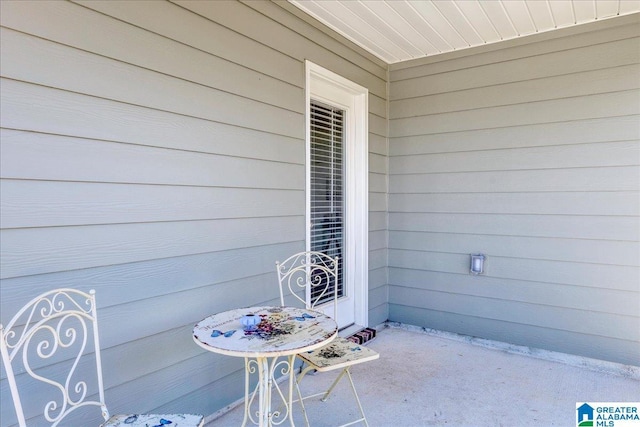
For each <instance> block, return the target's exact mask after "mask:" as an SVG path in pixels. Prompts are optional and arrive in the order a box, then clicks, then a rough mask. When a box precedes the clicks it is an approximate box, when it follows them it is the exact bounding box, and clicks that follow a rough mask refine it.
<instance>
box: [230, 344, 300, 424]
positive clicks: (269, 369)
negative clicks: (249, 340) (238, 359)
mask: <svg viewBox="0 0 640 427" xmlns="http://www.w3.org/2000/svg"><path fill="white" fill-rule="evenodd" d="M294 361H295V355H293V356H288V357H287V358H286V359H285V360H280V361H279V360H278V358H277V357H274V358H267V357H257V358H255V359H249V358H245V398H244V419H243V421H242V426H243V427H244V426H246V425H247V422H249V421H250V422H251V423H252V424H255V425H258V426H260V427H272V426H278V425H280V424H282V423H283V422H285V420H286V419H287V418H288V419H289V423H290V424H291V426H292V427H294V423H293V411H292V409H293V408H292V406H293V404H292V400H293V387H294V385H295V383H294V381H295V373H294V370H293V362H294ZM255 373H257V374H258V384H257V385H256V386H255V388H254V389H253V390H250V381H249V380H250V377H251V375H252V374H255ZM278 374H282V375H288V376H289V379H288V382H287V383H286V390H283V389H281V388H280V384H278V382H277V381H276V378H277V376H278ZM274 390H275V391H276V393H277V395H278V396H279V397H280V399H279V400H280V401H281V402H282V406H280V407H278V408H277V409H276V410H273V408H272V407H271V406H272V403H273V399H272V397H273V394H274ZM283 391H284V392H283ZM256 397H257V398H258V411H257V412H256V413H254V414H252V413H251V406H252V405H253V404H254V400H255V399H256ZM254 415H256V416H257V419H256V418H254Z"/></svg>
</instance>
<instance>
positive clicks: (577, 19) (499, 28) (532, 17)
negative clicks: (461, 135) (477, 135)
mask: <svg viewBox="0 0 640 427" xmlns="http://www.w3.org/2000/svg"><path fill="white" fill-rule="evenodd" d="M289 2H290V3H292V4H293V5H295V6H297V7H298V8H300V9H301V10H303V11H304V12H306V13H308V14H309V15H311V16H313V17H314V18H316V19H318V20H319V21H321V22H322V23H324V24H326V25H327V26H329V27H330V28H332V29H334V30H335V31H337V32H338V33H340V34H342V35H343V36H345V37H346V38H348V39H349V40H351V41H353V42H354V43H356V44H358V45H359V46H361V47H363V48H364V49H366V50H367V51H369V52H371V53H372V54H373V55H375V56H377V57H378V58H380V59H382V60H383V61H385V62H386V63H388V64H394V63H397V62H402V61H407V60H410V59H416V58H422V57H425V56H433V55H438V54H442V53H446V52H452V51H457V50H461V49H467V48H470V47H475V46H482V45H486V44H490V43H499V42H500V41H504V40H511V39H515V38H518V37H526V36H527V35H531V34H536V33H541V32H545V31H552V30H554V29H559V28H565V27H570V26H573V25H580V24H585V23H588V22H593V21H597V20H603V19H609V18H615V17H617V16H622V15H628V14H631V13H637V12H640V0H289Z"/></svg>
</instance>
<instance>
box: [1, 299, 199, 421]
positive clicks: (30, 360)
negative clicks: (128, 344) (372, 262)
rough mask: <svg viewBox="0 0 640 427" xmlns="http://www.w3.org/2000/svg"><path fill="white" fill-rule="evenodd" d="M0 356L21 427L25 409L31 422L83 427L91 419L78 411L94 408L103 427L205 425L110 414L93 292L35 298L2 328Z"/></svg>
mask: <svg viewBox="0 0 640 427" xmlns="http://www.w3.org/2000/svg"><path fill="white" fill-rule="evenodd" d="M0 352H1V353H2V362H3V364H4V366H5V369H6V373H7V381H8V383H9V388H10V390H11V397H12V398H13V405H14V407H15V411H16V417H17V421H18V425H19V426H21V427H25V426H26V425H27V421H26V419H27V418H25V408H26V410H27V412H28V415H29V417H28V418H31V417H32V416H33V417H36V416H39V418H34V419H33V420H32V421H30V423H35V424H38V425H42V424H43V423H45V422H46V423H48V424H50V425H51V426H57V425H65V424H67V425H69V424H70V423H71V424H73V425H80V424H82V422H83V420H86V418H87V417H90V415H89V414H87V413H85V412H83V411H84V410H83V411H80V408H84V407H91V406H95V407H97V408H99V409H100V411H101V412H102V417H103V418H104V423H103V424H101V426H102V427H107V426H109V427H115V426H122V427H124V426H129V427H141V426H155V427H172V425H179V426H180V427H189V426H191V427H201V426H202V425H203V422H204V419H203V417H202V416H201V415H192V414H125V415H114V416H110V415H109V411H108V409H107V405H106V404H105V399H104V388H103V383H102V367H101V359H100V344H99V340H98V319H97V317H96V300H95V292H94V291H93V290H91V291H90V292H89V293H85V292H82V291H79V290H75V289H56V290H53V291H50V292H46V293H43V294H41V295H40V296H38V297H36V298H34V299H32V300H31V301H30V302H29V303H28V304H27V305H25V306H24V307H23V308H22V309H21V310H20V311H19V312H18V313H17V314H16V315H15V316H14V317H13V318H12V319H11V320H10V321H9V323H8V324H7V326H6V327H3V326H2V325H0ZM35 386H37V387H41V388H43V390H40V391H42V392H36V391H35V389H34V387H35ZM19 389H20V390H22V394H21V393H20V392H19V391H18V390H19ZM44 389H46V390H44ZM23 399H24V400H23ZM23 402H24V403H25V406H24V407H23ZM40 405H44V406H40ZM87 410H89V411H90V408H88V409H87ZM3 411H6V408H3ZM5 414H6V412H5ZM96 415H97V414H96ZM42 417H44V419H42ZM97 418H98V419H99V418H100V417H97ZM85 425H86V424H85Z"/></svg>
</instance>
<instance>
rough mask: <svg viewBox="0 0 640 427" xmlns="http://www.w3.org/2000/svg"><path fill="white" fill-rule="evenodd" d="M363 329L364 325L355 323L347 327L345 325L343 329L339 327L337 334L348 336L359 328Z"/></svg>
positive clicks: (358, 330)
mask: <svg viewBox="0 0 640 427" xmlns="http://www.w3.org/2000/svg"><path fill="white" fill-rule="evenodd" d="M363 329H364V326H360V325H356V324H355V323H354V324H353V325H349V326H347V327H345V328H344V329H340V330H339V331H338V336H339V337H343V338H346V337H349V336H351V335H353V334H355V333H358V332H360V331H361V330H363Z"/></svg>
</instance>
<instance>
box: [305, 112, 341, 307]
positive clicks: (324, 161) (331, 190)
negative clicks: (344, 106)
mask: <svg viewBox="0 0 640 427" xmlns="http://www.w3.org/2000/svg"><path fill="white" fill-rule="evenodd" d="M310 111H311V117H310V119H311V138H310V142H311V145H310V166H311V171H310V172H311V176H310V196H311V200H310V219H311V230H310V231H311V233H310V246H311V247H310V249H311V250H312V251H318V252H323V253H325V254H327V255H329V256H330V257H332V258H335V257H338V260H339V265H338V297H339V298H340V297H343V296H344V294H345V287H344V284H343V265H344V262H343V260H344V211H345V203H344V147H343V141H344V120H345V112H344V111H343V110H341V109H338V108H336V107H332V106H329V105H326V104H323V103H321V102H318V101H315V100H312V101H311V110H310ZM311 274H313V272H311ZM318 288H322V287H318ZM330 291H331V292H327V296H326V297H325V298H327V299H329V298H330V295H333V289H331V290H330ZM314 297H317V296H314V295H311V299H312V300H315V298H314Z"/></svg>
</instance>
